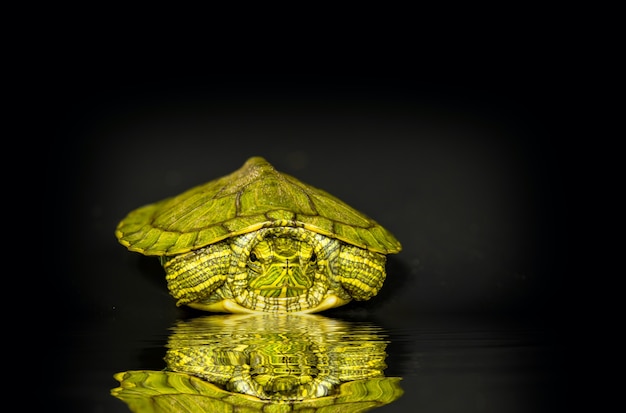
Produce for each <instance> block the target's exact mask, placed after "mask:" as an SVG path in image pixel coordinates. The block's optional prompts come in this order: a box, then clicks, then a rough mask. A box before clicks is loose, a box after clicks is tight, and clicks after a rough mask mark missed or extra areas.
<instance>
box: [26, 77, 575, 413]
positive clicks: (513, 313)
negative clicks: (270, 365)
mask: <svg viewBox="0 0 626 413" xmlns="http://www.w3.org/2000/svg"><path fill="white" fill-rule="evenodd" d="M514 78H515V80H516V82H515V85H514V86H510V87H509V88H508V89H507V87H506V85H502V84H500V83H498V84H491V88H490V83H489V82H488V79H483V80H484V82H482V83H480V82H478V83H480V87H476V88H473V87H471V85H470V84H465V85H454V84H450V83H449V79H446V82H448V83H446V84H445V87H442V88H438V85H436V84H430V85H428V87H424V85H423V84H422V86H420V84H419V82H417V83H410V84H407V83H406V82H396V83H394V84H393V85H392V84H388V83H386V82H381V83H378V84H377V85H375V86H376V87H375V88H374V89H375V90H374V89H371V88H370V86H372V85H371V84H370V83H368V82H367V81H365V82H363V83H359V84H358V85H357V86H355V87H356V89H353V88H352V89H351V88H347V89H346V88H342V87H339V88H337V89H333V88H332V87H331V86H332V85H324V88H323V90H321V91H320V90H318V89H315V88H313V89H314V90H313V89H311V88H310V87H309V88H307V91H301V92H298V91H297V90H298V89H292V88H291V87H289V88H284V89H282V92H281V93H279V92H278V91H277V90H276V89H275V88H273V87H269V86H268V85H266V87H265V88H261V89H258V90H257V91H256V92H250V90H249V89H246V88H244V87H242V86H241V85H240V84H239V83H237V85H239V86H238V87H236V88H234V89H232V88H230V87H226V86H219V85H217V84H213V85H209V84H205V85H204V86H205V88H204V89H202V88H199V89H198V88H196V86H197V85H196V84H195V83H193V82H192V83H193V84H187V85H186V86H187V87H190V88H189V90H193V92H184V90H185V89H184V88H183V86H181V85H180V84H178V83H176V84H175V85H173V86H175V87H173V88H172V89H171V90H168V89H167V88H166V87H165V86H163V89H159V88H158V87H155V86H154V84H150V83H144V84H143V85H136V84H132V85H129V84H126V83H115V82H111V83H106V84H104V83H103V84H98V85H96V84H93V85H82V84H81V85H75V87H74V88H73V89H72V88H71V84H69V85H68V84H65V83H64V84H63V90H62V91H59V94H58V95H59V96H68V97H69V98H74V99H73V100H71V101H68V102H64V103H65V104H64V105H63V106H58V107H59V109H60V110H59V112H60V113H59V116H57V117H56V118H55V122H54V126H55V127H58V129H57V130H55V131H53V132H52V133H56V135H54V138H56V139H53V138H51V139H50V142H53V144H51V152H50V157H51V159H54V162H53V164H54V165H53V166H51V167H50V173H49V174H48V175H47V176H46V177H45V179H46V183H47V184H48V185H47V186H48V188H49V196H48V197H47V198H46V199H47V201H46V203H45V205H48V206H47V207H46V208H47V209H46V211H48V210H49V211H50V213H49V214H46V215H45V218H46V220H45V223H46V225H47V226H46V227H45V228H43V229H42V231H44V230H45V231H46V234H50V240H49V241H48V242H46V243H45V245H47V247H46V248H47V249H49V250H50V251H49V252H51V253H52V254H51V255H52V256H51V258H50V261H49V262H50V263H52V265H53V266H54V267H55V268H56V271H58V273H55V274H57V275H55V276H52V275H51V274H48V273H42V274H41V279H40V280H39V281H37V282H38V284H37V285H38V286H39V287H40V291H41V292H42V294H44V295H45V297H46V298H45V299H46V301H41V302H44V303H50V302H52V303H54V305H48V304H46V305H40V306H39V307H40V308H41V309H42V312H43V313H44V318H43V319H44V320H45V321H41V320H40V319H37V320H30V321H29V320H23V321H21V323H22V324H25V325H28V329H29V330H31V331H34V332H36V331H39V326H38V323H42V322H43V323H45V325H46V326H50V325H53V326H54V331H55V334H54V337H52V338H50V340H52V341H53V344H51V345H46V346H45V347H46V348H47V349H48V348H49V349H50V350H51V351H50V353H49V354H45V355H43V356H41V357H39V355H38V357H37V360H33V361H35V362H36V363H34V366H32V367H29V368H28V369H27V371H28V374H30V375H31V376H30V377H29V378H28V379H27V380H29V381H28V382H25V383H32V380H34V378H33V377H32V375H37V377H38V379H39V382H38V383H40V385H41V387H42V389H44V390H45V391H46V392H47V393H49V397H41V398H38V397H37V399H41V401H42V402H43V403H44V404H45V405H46V406H49V405H50V403H49V401H50V400H53V401H54V402H56V403H58V404H59V406H60V409H59V410H60V411H77V412H126V411H128V409H127V407H126V405H125V404H124V403H122V402H121V401H120V400H117V399H116V398H114V397H112V396H111V395H110V391H111V389H112V388H114V387H116V386H117V385H118V383H117V381H116V380H114V379H113V374H115V373H117V372H121V371H128V370H137V369H141V370H143V369H147V370H161V369H163V368H164V367H165V361H164V356H165V354H166V351H167V348H168V347H167V343H168V340H169V339H170V335H171V334H172V330H171V329H172V328H173V327H174V326H175V325H177V323H180V322H181V321H182V322H189V321H190V320H193V319H196V318H198V317H202V316H205V315H206V314H201V313H198V312H193V311H190V310H185V309H181V308H176V307H175V305H174V301H173V299H172V298H171V297H170V296H169V295H168V293H167V288H166V286H165V281H164V275H163V271H162V269H161V268H160V267H159V265H158V263H157V261H156V259H148V258H145V257H142V256H140V255H138V254H136V253H130V252H128V251H126V249H125V248H124V247H122V246H120V245H119V244H118V243H117V241H116V239H115V237H114V235H113V233H114V229H115V227H116V225H117V223H118V222H119V220H120V219H122V218H123V217H124V216H125V215H126V214H127V213H128V212H129V211H130V210H132V209H135V208H137V207H139V206H141V205H144V204H147V203H151V202H154V201H157V200H160V199H163V198H165V197H168V196H172V195H176V194H178V193H181V192H182V191H184V190H186V189H188V188H190V187H191V186H194V185H198V184H201V183H204V182H206V181H208V180H211V179H214V178H216V177H219V176H223V175H225V174H227V173H230V172H232V171H234V170H235V169H237V168H239V167H240V166H241V164H243V162H244V161H245V160H246V159H247V158H248V157H250V156H255V155H258V156H264V157H265V158H266V159H267V160H268V161H269V162H271V163H272V164H274V166H275V167H276V168H277V169H278V170H280V171H283V172H286V173H289V174H291V175H294V176H296V177H297V178H299V179H300V180H302V181H303V182H306V183H308V184H310V185H314V186H316V187H318V188H322V189H324V190H326V191H328V192H330V193H331V194H333V195H335V196H337V197H338V198H340V199H342V200H343V201H345V202H347V203H348V204H350V205H352V206H354V207H355V208H356V209H358V210H361V211H362V212H364V213H366V214H367V215H369V216H371V217H372V218H374V219H376V220H377V221H378V222H379V223H381V224H382V225H383V226H385V227H386V228H387V229H389V230H390V231H391V232H392V233H393V234H394V235H395V236H396V237H397V238H398V239H399V240H400V242H401V243H402V245H403V251H402V252H401V253H400V254H398V255H397V256H393V257H390V258H389V261H388V277H387V280H386V281H385V285H384V286H383V289H382V290H381V292H380V294H379V296H377V297H375V298H374V299H373V300H371V302H368V303H365V304H359V303H351V304H349V305H347V306H346V307H345V308H343V309H337V310H335V311H329V312H327V313H324V315H323V316H324V317H328V318H330V319H333V320H338V321H340V322H347V323H356V324H357V325H359V323H365V324H367V325H370V326H374V327H373V328H375V329H376V331H377V333H376V334H377V335H379V336H382V337H383V339H384V341H385V342H386V347H385V350H384V351H385V354H386V357H385V363H386V364H387V367H386V368H385V369H384V374H385V375H386V376H388V377H401V378H402V380H401V382H400V383H401V386H402V388H403V390H404V395H403V396H402V397H401V398H400V399H398V400H397V401H395V402H393V403H392V404H389V405H387V406H384V407H382V408H380V409H379V410H380V411H381V412H382V411H390V412H395V411H398V412H403V411H412V412H415V411H417V412H457V411H459V412H460V411H462V412H543V411H546V412H547V411H556V410H560V404H561V403H562V397H561V390H562V388H563V381H564V379H565V378H564V377H563V376H564V375H563V374H562V371H561V368H562V363H561V362H560V360H561V357H560V356H559V355H560V354H562V348H560V347H559V344H558V343H559V336H558V331H559V330H560V328H559V327H558V325H557V321H556V320H558V317H557V316H556V315H557V313H558V311H557V310H558V309H559V308H560V307H561V306H562V305H561V303H560V302H559V299H560V297H562V296H563V284H564V283H563V280H564V279H565V277H564V275H563V273H564V270H563V267H562V263H563V262H564V259H563V250H564V249H565V247H564V245H565V244H564V242H563V241H562V240H561V239H560V238H561V235H562V234H563V232H562V228H561V227H560V224H559V219H560V211H561V209H560V199H559V196H560V194H559V192H560V188H561V187H562V179H563V174H566V172H567V171H564V170H563V167H562V166H561V165H560V163H559V160H560V159H561V157H560V155H559V153H560V152H559V151H560V148H561V146H560V145H559V142H558V139H557V137H558V136H559V135H558V134H557V133H556V132H555V130H556V129H554V128H552V126H553V125H552V124H551V123H548V122H547V120H546V119H548V114H549V118H550V119H554V111H553V108H554V106H555V105H554V104H553V101H551V100H550V99H548V98H547V97H546V96H545V93H544V90H543V89H541V88H540V87H539V84H538V83H534V82H530V81H529V82H528V83H524V82H522V83H519V82H520V80H521V79H526V77H525V76H524V77H514ZM99 79H100V78H99ZM160 81H161V80H159V82H160ZM474 81H476V79H473V80H472V82H474ZM357 83H358V82H357ZM478 83H476V84H478ZM159 84H160V83H159ZM472 84H474V83H472ZM352 85H353V86H354V85H355V84H354V83H352ZM300 86H302V85H300ZM309 86H311V85H309ZM334 86H337V84H334ZM439 86H441V85H439ZM457 86H459V87H457ZM68 88H70V89H68ZM331 89H333V90H334V91H331ZM357 89H358V90H357ZM350 91H352V92H355V91H358V93H356V94H353V93H349V92H350ZM546 102H551V103H550V107H549V108H548V107H547V106H546V105H547V103H546ZM542 104H543V106H542ZM548 109H549V110H548ZM42 202H43V201H42ZM42 205H43V204H42ZM41 225H42V224H38V227H41ZM29 234H31V232H29ZM32 234H34V233H32ZM30 243H32V241H30V242H29V244H30ZM48 312H50V314H47V313H48ZM31 324H32V325H31ZM36 335H37V339H38V340H40V339H41V336H40V334H36ZM270 341H271V340H270ZM42 364H43V365H45V366H49V367H50V368H49V370H45V373H42V368H41V366H42ZM49 371H51V372H53V373H51V376H52V377H53V379H52V380H51V382H49V381H48V379H49V374H48V372H49ZM42 378H43V379H44V380H45V381H42ZM36 394H39V393H36ZM37 401H39V400H37Z"/></svg>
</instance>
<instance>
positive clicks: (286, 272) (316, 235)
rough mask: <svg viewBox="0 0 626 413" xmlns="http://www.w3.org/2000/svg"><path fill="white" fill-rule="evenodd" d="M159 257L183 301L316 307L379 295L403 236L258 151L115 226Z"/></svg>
mask: <svg viewBox="0 0 626 413" xmlns="http://www.w3.org/2000/svg"><path fill="white" fill-rule="evenodd" d="M115 234H116V236H117V239H118V241H119V242H120V243H121V244H122V245H124V246H125V247H127V248H128V250H130V251H134V252H139V253H141V254H144V255H146V256H155V257H158V258H159V260H160V263H161V265H162V266H163V268H164V270H165V273H166V276H165V277H166V280H167V286H168V290H169V292H170V294H171V295H172V296H173V297H174V298H175V299H176V305H177V306H183V305H185V306H188V307H191V308H194V309H198V310H204V311H210V312H221V313H268V312H269V313H316V312H320V311H324V310H327V309H329V308H333V307H338V306H341V305H344V304H347V303H349V302H350V301H351V300H353V299H354V300H357V301H364V300H369V299H371V298H372V297H374V296H375V295H376V294H378V292H379V290H380V289H381V288H382V285H383V282H384V280H385V278H386V270H385V265H386V255H387V254H395V253H399V252H400V251H401V249H402V246H401V244H400V242H399V241H398V240H397V239H396V238H395V237H394V235H393V234H392V233H391V232H389V231H388V230H387V229H385V228H383V227H382V226H381V225H380V224H378V223H377V222H376V221H374V220H373V219H372V218H370V217H368V216H367V215H365V214H363V213H361V212H359V211H357V210H356V209H354V208H352V207H351V206H349V205H347V204H346V203H345V202H343V201H341V200H340V199H338V198H336V197H335V196H333V195H331V194H329V193H328V192H326V191H324V190H321V189H318V188H315V187H313V186H311V185H308V184H305V183H303V182H301V181H300V180H298V179H296V178H295V177H293V176H290V175H288V174H286V173H282V172H279V171H277V170H276V169H275V168H274V167H273V166H272V165H271V164H270V163H269V162H268V161H267V160H265V159H264V158H263V157H260V156H254V157H251V158H249V159H248V160H247V161H246V162H245V163H244V164H243V166H242V167H241V168H239V169H238V170H236V171H234V172H232V173H230V174H228V175H225V176H223V177H221V178H218V179H215V180H212V181H209V182H208V183H205V184H203V185H198V186H195V187H193V188H191V189H189V190H187V191H185V192H183V193H181V194H180V195H177V196H174V197H170V198H167V199H164V200H162V201H159V202H155V203H152V204H149V205H145V206H142V207H140V208H138V209H135V210H134V211H132V212H130V213H129V214H128V215H127V216H126V217H125V218H124V219H123V220H122V221H121V222H120V223H119V224H118V226H117V229H116V231H115Z"/></svg>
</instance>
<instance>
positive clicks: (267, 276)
mask: <svg viewBox="0 0 626 413" xmlns="http://www.w3.org/2000/svg"><path fill="white" fill-rule="evenodd" d="M316 263H317V254H315V251H314V250H313V246H312V245H310V244H309V243H307V242H305V241H302V240H299V239H293V238H290V237H281V236H279V237H268V238H265V239H263V240H262V241H261V242H259V243H258V244H256V245H255V246H254V248H253V249H252V251H251V252H250V254H249V256H248V269H249V275H250V278H249V282H248V287H249V288H250V289H251V290H253V291H254V292H255V294H258V295H261V296H264V297H279V298H286V297H297V296H299V295H302V294H304V293H305V292H306V291H308V289H309V288H311V287H312V286H313V281H314V280H315V272H316V270H317V264H316Z"/></svg>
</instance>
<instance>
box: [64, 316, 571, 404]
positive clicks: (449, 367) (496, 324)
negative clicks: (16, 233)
mask: <svg viewBox="0 0 626 413" xmlns="http://www.w3.org/2000/svg"><path fill="white" fill-rule="evenodd" d="M218 317H219V316H218ZM202 318H206V316H205V315H202V314H191V315H190V316H189V317H186V318H184V322H186V323H188V322H193V321H194V320H198V319H202ZM328 319H329V320H332V321H334V322H337V323H342V324H343V325H344V326H345V325H346V323H347V325H348V326H351V327H344V329H347V331H348V332H349V331H350V329H352V330H353V331H354V330H355V329H356V330H358V329H360V328H362V326H363V325H366V326H368V329H369V330H372V329H374V331H375V333H376V337H375V339H376V340H378V341H383V342H385V343H386V347H385V349H384V353H385V355H386V358H385V364H386V368H385V369H384V375H385V376H387V377H401V378H402V380H401V382H400V385H401V387H402V389H403V391H404V394H403V395H402V396H401V397H400V399H398V400H396V401H395V402H393V403H391V404H389V405H386V406H383V407H381V408H378V409H376V410H378V411H390V412H404V411H407V412H408V411H427V412H451V411H463V412H502V411H506V412H543V411H546V412H547V411H557V410H559V403H560V402H561V400H560V392H561V389H562V386H563V380H564V379H565V377H564V375H563V374H562V371H561V363H560V358H559V357H558V352H557V351H556V348H555V337H554V336H553V335H552V334H551V333H550V332H549V331H547V330H546V326H543V327H541V326H539V325H537V323H531V322H529V321H528V320H513V319H511V318H494V317H492V316H484V315H483V316H477V315H476V316H463V317H461V316H451V315H448V316H429V317H426V316H422V317H416V316H413V317H409V316H404V317H398V319H395V320H393V322H391V323H389V325H387V326H386V327H385V325H386V324H387V322H388V320H384V319H383V320H377V319H376V318H375V317H374V319H373V320H372V317H368V316H367V315H363V314H358V315H354V314H352V315H348V316H346V314H344V315H343V317H341V318H333V317H329V318H328ZM169 321H170V320H166V319H159V320H145V319H141V317H136V318H135V317H131V318H127V319H124V318H122V317H119V316H116V315H115V311H112V312H111V314H110V317H108V318H106V319H103V320H101V321H100V322H99V323H89V324H88V325H74V326H71V329H70V330H69V331H67V333H68V338H69V339H70V347H69V348H68V350H69V351H68V354H65V359H64V361H63V366H64V367H65V375H64V377H62V380H61V383H62V386H60V388H59V389H58V391H59V392H58V394H56V397H59V401H60V402H61V403H62V406H64V409H65V411H83V412H126V411H129V410H128V408H127V407H126V405H125V404H124V403H122V402H121V401H119V400H117V399H116V398H114V397H112V396H110V394H109V393H110V390H111V389H112V388H114V387H116V386H117V385H118V383H117V381H115V380H114V379H113V374H114V373H117V372H121V371H127V370H144V369H145V370H156V371H158V370H162V369H163V368H164V367H165V366H166V363H165V361H164V360H163V358H164V356H165V354H166V351H167V350H168V344H167V343H168V340H169V338H170V337H171V335H172V327H173V326H175V325H177V324H178V323H180V321H181V320H171V323H170V322H169ZM303 328H306V329H311V331H312V334H320V333H319V332H316V331H313V330H314V328H313V327H312V326H310V325H307V326H306V327H303ZM224 340H225V341H226V342H228V339H224ZM213 344H214V345H216V343H213ZM339 344H341V343H339ZM416 409H417V410H416Z"/></svg>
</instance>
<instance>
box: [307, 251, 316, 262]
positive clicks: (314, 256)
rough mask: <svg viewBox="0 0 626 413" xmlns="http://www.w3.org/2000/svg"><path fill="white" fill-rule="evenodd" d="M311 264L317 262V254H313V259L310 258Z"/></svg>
mask: <svg viewBox="0 0 626 413" xmlns="http://www.w3.org/2000/svg"><path fill="white" fill-rule="evenodd" d="M309 261H310V262H315V261H317V255H315V253H313V254H311V258H309Z"/></svg>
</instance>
